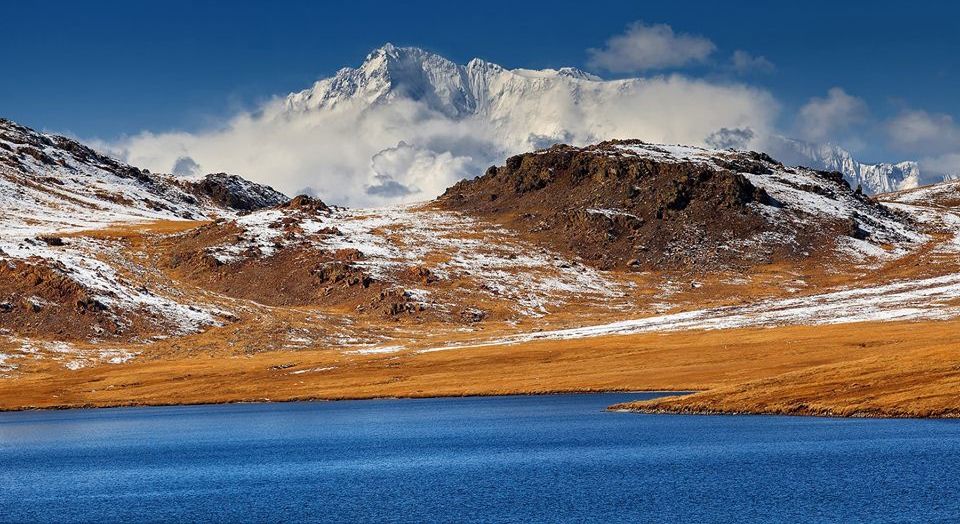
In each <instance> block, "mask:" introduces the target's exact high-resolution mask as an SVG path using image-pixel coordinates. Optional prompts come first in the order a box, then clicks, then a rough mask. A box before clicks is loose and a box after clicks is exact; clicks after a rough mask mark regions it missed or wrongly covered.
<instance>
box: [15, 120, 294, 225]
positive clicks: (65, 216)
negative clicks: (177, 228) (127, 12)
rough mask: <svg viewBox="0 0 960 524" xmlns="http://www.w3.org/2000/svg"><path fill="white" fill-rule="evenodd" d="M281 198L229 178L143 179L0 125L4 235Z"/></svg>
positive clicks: (227, 210)
mask: <svg viewBox="0 0 960 524" xmlns="http://www.w3.org/2000/svg"><path fill="white" fill-rule="evenodd" d="M285 200H286V197H285V196H284V195H282V194H281V193H278V192H277V191H274V190H273V189H271V188H269V187H266V186H261V185H259V184H255V183H253V182H249V181H246V180H243V179H242V178H240V177H236V176H229V175H224V174H218V175H208V176H207V177H204V178H200V179H196V180H182V179H177V178H175V177H172V176H169V175H158V174H154V173H150V172H149V171H144V170H140V169H138V168H136V167H133V166H130V165H127V164H124V163H122V162H118V161H116V160H114V159H112V158H110V157H107V156H105V155H102V154H100V153H98V152H96V151H94V150H92V149H90V148H88V147H86V146H84V145H82V144H80V143H78V142H75V141H73V140H71V139H69V138H65V137H62V136H57V135H47V134H43V133H39V132H37V131H34V130H32V129H29V128H27V127H24V126H21V125H18V124H16V123H14V122H11V121H9V120H5V119H0V206H2V209H3V215H2V219H0V230H2V231H3V232H4V233H6V234H8V235H16V234H17V233H21V234H24V235H30V234H35V233H38V232H54V231H69V230H77V229H89V228H95V227H101V226H104V225H109V224H114V223H121V222H142V221H149V220H197V219H205V218H209V217H211V216H214V215H222V214H231V213H233V212H234V211H236V210H245V209H254V208H259V207H267V206H272V205H276V204H278V203H281V202H283V201H285Z"/></svg>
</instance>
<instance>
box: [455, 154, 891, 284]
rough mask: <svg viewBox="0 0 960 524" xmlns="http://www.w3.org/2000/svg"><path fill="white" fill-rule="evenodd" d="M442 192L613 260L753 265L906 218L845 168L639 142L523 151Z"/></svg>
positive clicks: (820, 250)
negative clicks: (859, 187) (860, 188)
mask: <svg viewBox="0 0 960 524" xmlns="http://www.w3.org/2000/svg"><path fill="white" fill-rule="evenodd" d="M768 188H770V190H775V191H776V192H777V195H780V196H779V197H778V196H774V195H771V194H770V192H769V191H768ZM821 201H822V203H821ZM437 202H438V204H439V205H440V206H442V207H444V208H448V209H455V210H460V211H465V212H468V213H471V214H475V215H479V216H482V217H486V218H491V219H494V220H496V221H497V222H499V223H501V224H504V225H507V226H509V227H510V228H512V229H514V230H516V231H518V232H519V233H520V234H521V235H524V236H529V237H532V238H533V239H535V240H537V241H538V242H540V243H542V244H544V245H546V246H549V247H550V248H553V249H559V250H562V251H564V252H567V253H571V254H574V255H576V256H579V257H581V258H582V259H583V260H584V261H587V262H589V263H591V264H593V265H595V266H597V267H600V268H604V269H609V268H615V267H620V268H632V269H636V270H655V269H669V270H712V269H720V268H737V267H746V266H752V265H756V264H761V263H772V262H776V261H781V260H787V259H799V258H804V257H808V256H811V255H815V254H825V253H826V252H828V251H830V249H831V248H832V247H833V246H835V245H836V242H835V241H836V237H837V236H849V237H852V238H855V239H860V240H864V239H872V238H873V237H871V234H870V233H866V232H867V231H868V230H869V231H874V232H876V231H877V230H878V229H877V228H876V227H874V226H875V225H876V224H878V223H881V222H882V223H883V226H882V227H883V228H891V227H893V228H896V227H897V226H898V224H897V220H896V219H895V218H892V217H891V214H890V213H889V212H888V211H887V210H885V209H883V208H882V207H881V206H880V205H878V204H876V203H873V202H871V201H869V200H868V199H866V198H864V197H862V196H861V195H859V194H856V193H855V192H854V191H853V190H851V189H850V187H849V185H848V184H847V183H846V182H845V181H844V180H843V176H842V175H841V174H839V173H828V172H818V171H812V170H804V169H799V168H796V169H795V168H788V167H785V166H783V165H782V164H780V163H779V162H777V161H775V160H774V159H772V158H770V157H769V156H767V155H765V154H762V153H754V152H735V151H715V150H706V149H700V148H684V147H675V146H655V145H651V144H645V143H643V142H639V141H610V142H603V143H600V144H598V145H595V146H589V147H585V148H577V147H571V146H554V147H552V148H550V149H547V150H541V151H537V152H534V153H527V154H522V155H517V156H514V157H511V158H509V159H507V161H506V163H505V164H504V165H503V166H499V167H491V168H490V169H489V170H487V172H486V174H484V175H483V176H481V177H478V178H476V179H473V180H466V181H461V182H459V183H458V184H456V185H455V186H453V187H451V188H450V189H448V190H447V191H446V192H445V193H444V194H443V195H442V196H441V197H440V198H439V199H438V201H437ZM826 204H830V205H831V206H833V207H832V208H828V207H826ZM817 206H821V207H822V209H819V208H818V207H817ZM833 209H839V210H840V211H839V212H834V211H833ZM825 211H829V213H828V212H825ZM867 224H869V225H867ZM861 226H863V227H861ZM865 233H866V234H865ZM880 236H882V234H881V235H880ZM876 240H877V242H878V243H881V242H882V241H881V240H880V239H879V237H878V238H877V239H876Z"/></svg>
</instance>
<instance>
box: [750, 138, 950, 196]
mask: <svg viewBox="0 0 960 524" xmlns="http://www.w3.org/2000/svg"><path fill="white" fill-rule="evenodd" d="M770 142H771V144H770V145H769V146H768V147H769V151H770V153H771V154H772V155H776V156H777V158H779V159H781V160H782V161H783V162H785V163H789V164H800V165H805V166H809V167H812V168H814V169H823V170H827V171H839V172H840V173H843V175H844V178H846V180H847V181H848V182H849V183H850V185H851V186H852V187H854V188H856V187H857V186H860V187H862V188H863V192H864V193H867V194H869V195H873V194H878V193H889V192H892V191H900V190H904V189H911V188H915V187H919V186H920V185H922V184H923V183H928V182H929V181H928V180H926V179H924V178H923V177H922V176H921V173H920V165H919V164H918V163H917V162H912V161H911V162H898V163H894V164H891V163H879V164H865V163H862V162H858V161H857V160H855V159H854V158H853V155H851V154H850V152H849V151H847V150H845V149H843V148H842V147H840V146H837V145H834V144H815V143H810V142H804V141H802V140H796V139H792V138H786V137H781V136H776V137H772V138H771V140H770ZM935 181H936V180H935Z"/></svg>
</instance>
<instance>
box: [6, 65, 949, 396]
mask: <svg viewBox="0 0 960 524" xmlns="http://www.w3.org/2000/svg"><path fill="white" fill-rule="evenodd" d="M525 74H526V75H528V76H534V75H533V74H532V73H525ZM551 74H552V75H553V76H552V77H551V78H555V79H556V80H557V81H559V82H565V80H562V79H563V78H564V77H563V76H561V73H560V72H555V73H551ZM563 74H569V75H572V76H578V75H577V74H576V73H573V72H567V73H563ZM541 80H542V79H541ZM573 81H575V82H585V83H590V82H594V81H593V80H589V79H583V80H581V79H574V80H573ZM388 92H389V91H388ZM471 92H472V91H471ZM447 100H451V101H452V100H458V101H461V102H462V101H464V100H469V98H468V97H461V96H460V95H457V96H454V97H452V98H449V99H447ZM350 103H352V102H337V107H335V108H329V109H325V110H324V111H333V112H337V111H341V110H344V109H342V108H345V107H346V106H345V105H344V104H347V105H349V104H350ZM362 103H363V104H366V102H362ZM378 103H379V102H375V103H374V104H373V105H365V106H364V108H365V109H363V110H362V111H367V110H374V109H372V108H376V107H377V104H378ZM384 103H385V104H390V103H392V102H384ZM438 103H439V102H438ZM438 107H439V106H438ZM449 107H461V108H462V107H467V106H454V105H451V106H449ZM350 116H356V115H355V114H351V115H350ZM467 118H469V117H467ZM276 158H279V157H276ZM415 167H416V170H417V171H420V170H421V169H422V166H419V165H415ZM474 175H479V176H473V177H470V178H469V179H468V180H464V181H461V182H458V183H454V184H452V185H451V186H450V187H448V188H446V191H445V192H444V193H443V195H442V196H441V197H439V198H437V199H435V200H431V201H425V202H420V203H416V204H408V205H395V206H389V207H380V208H356V209H350V208H344V207H339V206H332V205H328V204H327V203H325V202H324V201H322V200H320V199H319V198H317V197H316V196H305V195H301V196H298V197H295V198H293V199H291V200H287V199H286V198H285V197H283V196H282V195H281V194H279V193H277V192H275V191H273V190H271V189H269V188H267V187H264V186H259V185H256V184H252V183H250V182H247V181H245V180H244V179H242V178H240V177H238V176H234V175H226V174H223V173H219V174H213V175H207V176H204V177H198V178H191V179H184V178H178V177H173V176H170V175H164V174H155V173H150V172H148V171H146V170H143V169H140V168H137V167H135V166H132V165H129V164H127V163H124V162H119V161H117V160H114V159H112V158H110V157H107V156H105V155H102V154H100V153H97V152H96V151H94V150H92V149H90V148H88V147H86V146H83V145H82V144H79V143H77V142H75V141H73V140H70V139H67V138H64V137H58V136H54V135H46V134H43V133H37V132H35V131H33V130H30V129H27V128H25V127H22V126H19V125H17V124H14V123H12V122H9V121H3V122H2V127H0V188H2V190H0V209H2V210H3V212H2V213H0V409H11V408H23V407H30V406H33V407H51V406H59V407H66V406H80V405H83V406H100V405H131V404H142V403H146V404H164V403H183V402H229V401H240V400H248V401H249V400H264V399H272V400H283V399H311V398H356V397H371V396H425V395H438V394H452V395H464V394H491V393H530V392H554V391H567V392H569V391H583V390H594V391H595V390H609V389H623V390H626V389H656V388H661V389H663V388H665V389H674V390H705V389H712V388H714V387H716V385H718V384H722V385H727V386H736V385H738V384H742V383H745V382H747V381H751V380H760V381H763V380H765V379H767V378H769V377H770V376H771V375H770V374H771V373H774V374H782V373H786V374H787V375H790V376H791V377H792V378H791V380H796V379H797V377H798V375H797V373H796V372H797V371H803V372H805V373H807V370H813V371H809V372H808V374H813V375H817V376H820V372H819V371H818V370H820V369H822V368H823V366H825V365H827V364H830V363H831V362H836V361H837V359H841V360H842V361H844V362H847V363H848V364H849V365H850V368H849V369H851V370H853V371H850V372H849V373H851V374H850V375H849V376H847V375H845V376H844V377H841V379H839V382H837V383H836V384H837V385H836V387H831V388H827V389H825V391H838V390H842V391H853V392H854V393H855V394H856V395H860V396H861V397H862V398H865V399H867V400H866V401H869V399H872V398H876V395H875V393H876V386H874V385H873V384H891V383H894V384H901V386H896V390H897V392H898V394H902V392H903V391H913V390H912V389H910V388H916V387H918V386H917V382H918V381H917V380H916V377H924V376H941V375H940V373H942V372H943V371H942V370H941V369H940V367H939V366H940V365H941V364H943V363H944V362H947V364H944V365H947V366H948V372H952V371H949V370H953V368H954V367H955V365H954V364H953V362H954V361H955V358H953V357H952V356H950V357H949V358H946V359H944V357H943V356H942V355H941V356H937V355H936V354H934V355H931V354H930V353H928V352H927V353H920V354H919V356H914V353H904V354H902V355H901V354H900V353H898V352H897V351H895V350H893V349H891V347H890V346H888V345H885V342H883V340H880V341H879V342H878V339H877V337H881V336H886V337H887V338H889V339H895V340H906V341H909V343H910V344H911V348H910V350H911V351H915V350H918V348H916V347H914V346H913V345H914V344H915V341H916V340H918V338H917V335H918V334H923V335H924V337H925V338H923V340H924V341H929V340H933V341H934V343H946V344H947V345H948V346H949V347H951V348H954V349H955V347H956V346H955V344H954V342H955V341H956V333H957V331H956V329H955V326H956V320H954V319H955V318H957V317H960V306H958V302H957V300H958V298H960V267H958V260H960V259H958V257H957V253H958V248H957V246H958V245H960V244H958V242H957V239H958V238H960V207H958V203H960V195H958V193H957V187H958V186H957V184H955V183H954V184H941V185H938V186H933V187H926V188H919V189H915V190H909V191H904V192H898V193H892V194H885V195H881V196H880V197H879V198H874V197H869V196H866V195H864V194H862V193H860V192H857V191H855V190H854V189H853V188H851V187H850V185H849V183H847V182H846V181H845V180H844V178H843V177H842V175H840V174H838V173H836V172H831V171H817V170H812V169H808V168H795V167H789V166H786V165H784V164H782V163H780V162H778V161H776V160H775V159H773V158H772V157H770V156H769V155H766V154H764V153H759V152H751V151H744V150H731V149H707V148H702V147H697V146H682V145H670V144H652V143H648V142H643V141H640V140H611V141H604V142H600V143H597V144H592V145H585V146H581V145H576V146H571V145H556V146H552V147H550V148H546V149H538V150H533V151H527V152H523V153H520V154H517V155H512V156H509V157H506V158H505V159H501V160H500V161H498V162H497V165H496V166H495V167H492V168H489V169H488V170H487V171H486V172H485V173H484V174H482V175H481V174H480V172H476V173H474ZM844 324H847V325H849V326H848V327H842V326H843V325H844ZM835 325H840V326H841V327H837V326H835ZM812 326H815V327H812ZM760 328H763V329H760ZM716 330H720V331H721V333H719V334H711V332H713V331H716ZM951 330H952V331H951ZM891 333H892V334H891ZM951 336H952V337H953V338H951ZM811 337H812V338H811ZM870 337H874V338H870ZM923 343H924V344H926V343H927V342H923ZM951 344H952V345H951ZM655 348H662V349H663V350H664V351H667V352H668V353H669V355H668V356H666V357H660V356H657V355H656V354H655V352H656V351H660V349H655ZM919 349H920V350H924V351H926V350H925V349H924V347H920V348H919ZM927 349H929V348H927ZM894 354H895V355H896V356H897V358H898V360H897V362H896V363H895V365H893V364H889V363H888V362H886V361H884V362H883V363H881V364H876V365H875V364H874V363H872V361H870V359H871V358H874V357H881V358H892V357H891V355H894ZM901 357H902V358H901ZM865 358H866V359H867V360H864V359H865ZM657 359H661V360H657ZM684 362H692V363H693V364H691V365H693V366H695V367H696V369H697V370H698V371H696V373H699V374H694V375H690V374H687V372H686V371H684V370H685V369H690V368H689V367H684V366H685V365H684V364H683V363H684ZM863 362H867V365H868V366H869V369H871V370H872V369H875V368H876V367H877V366H879V367H880V368H881V370H882V373H883V375H875V374H872V375H870V376H863V375H862V369H863V367H862V366H863ZM717 363H722V364H717ZM888 364H889V365H888ZM717 366H721V367H722V369H725V370H729V371H728V372H724V371H722V370H721V371H718V369H719V368H717ZM724 366H725V367H724ZM651 370H657V371H651ZM858 370H860V371H858ZM904 370H906V371H904ZM953 371H955V370H953ZM651 372H652V373H654V374H657V373H660V375H657V376H659V377H660V378H659V381H658V382H648V381H646V379H644V378H643V377H649V376H650V375H649V373H651ZM704 373H708V374H706V375H705V374H704ZM709 373H720V374H722V375H723V376H724V377H725V378H722V380H721V382H717V380H719V379H717V378H716V377H717V376H718V375H710V374H709ZM858 373H860V374H858ZM871 373H872V372H871ZM891 373H892V374H893V375H894V376H892V377H891V376H890V374H891ZM898 373H899V374H898ZM697 377H700V378H697ZM878 377H879V378H878ZM891 380H893V382H891ZM920 382H923V381H920ZM851 384H852V385H851ZM904 388H906V389H904ZM801 389H803V388H802V384H801ZM805 391H806V390H805ZM951 395H952V396H950V398H951V399H955V398H956V395H955V394H952V393H951ZM861 397H858V398H861ZM918 398H919V397H918ZM922 398H928V397H927V396H924V397H922ZM803 399H804V401H806V400H809V397H803ZM951 402H952V401H951ZM950 406H953V404H950V405H949V406H947V407H950ZM928 408H930V406H929V405H926V404H925V405H923V406H920V407H918V408H916V409H912V410H911V411H909V413H914V414H918V413H919V414H924V413H927V414H929V413H947V412H945V411H936V412H932V411H930V410H929V409H928ZM796 409H797V411H796V412H807V411H804V408H803V407H802V406H800V407H797V408H796ZM951 409H952V408H951ZM950 412H951V413H952V412H953V411H950ZM871 413H874V414H876V413H888V412H887V411H881V412H871Z"/></svg>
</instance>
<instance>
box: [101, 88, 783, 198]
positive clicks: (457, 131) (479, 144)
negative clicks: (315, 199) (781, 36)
mask: <svg viewBox="0 0 960 524" xmlns="http://www.w3.org/2000/svg"><path fill="white" fill-rule="evenodd" d="M539 85H541V86H542V85H543V84H542V83H540V84H539ZM538 89H539V88H538ZM348 102H350V101H349V100H347V101H345V102H344V103H342V104H338V106H337V107H336V108H334V109H316V108H313V109H298V110H291V109H290V108H289V107H288V106H287V104H286V103H285V99H283V98H278V99H276V100H272V101H270V102H268V103H266V104H264V105H263V106H262V107H260V108H258V109H257V110H256V111H254V112H250V113H240V114H237V115H236V116H234V117H233V118H231V119H229V120H228V121H226V122H223V123H222V124H221V125H220V126H218V127H217V128H216V129H210V130H206V131H201V132H196V133H187V132H173V133H150V132H144V133H141V134H138V135H135V136H132V137H127V138H124V139H121V140H117V141H114V142H112V143H106V144H104V143H102V142H101V143H100V144H99V146H100V147H102V148H103V149H105V150H106V151H107V152H109V153H111V154H114V155H115V156H118V157H119V158H121V159H123V160H125V161H127V162H129V163H131V164H133V165H137V166H142V167H146V168H149V169H151V170H153V171H158V172H163V171H166V170H168V169H170V166H172V165H174V164H175V163H176V162H177V161H178V160H179V159H180V158H181V157H189V158H190V159H192V160H193V161H194V162H195V163H197V164H199V165H202V166H203V167H204V169H207V170H211V171H225V172H229V173H236V174H239V175H242V176H245V177H247V178H249V179H251V180H254V181H256V182H261V183H265V184H269V185H271V186H273V187H275V188H277V189H279V190H281V191H284V192H286V193H288V194H293V193H296V192H298V191H303V190H304V188H310V190H311V191H314V192H315V194H316V195H317V196H319V197H320V198H322V199H323V200H324V201H326V202H328V203H331V204H337V205H348V206H378V205H387V204H392V203H400V202H410V201H417V200H426V199H429V198H433V197H434V196H436V195H439V194H440V193H442V192H443V190H444V189H446V188H447V187H449V186H450V185H452V184H453V183H455V182H456V181H457V180H459V179H461V178H465V177H472V176H477V175H480V174H482V173H483V172H484V171H485V170H486V168H487V167H488V166H490V165H492V164H500V163H502V162H503V161H504V159H505V158H506V157H507V156H509V155H512V154H516V153H521V152H525V151H530V150H532V149H536V148H538V147H545V146H549V145H551V144H554V143H558V142H562V143H570V144H575V145H584V144H588V143H594V142H597V141H600V140H604V139H611V138H639V139H643V140H647V141H650V142H664V143H689V144H699V145H706V144H707V142H706V140H707V137H708V136H711V135H713V134H715V133H716V132H717V130H721V129H723V128H727V129H728V130H751V132H753V133H755V134H756V136H757V137H759V136H762V135H764V134H766V133H769V132H770V131H771V129H772V122H773V121H774V120H775V119H776V116H777V113H778V104H777V102H776V101H775V100H774V98H773V97H772V96H771V95H770V94H769V93H768V92H766V91H764V90H762V89H757V88H753V87H750V86H747V85H743V84H736V83H734V84H718V83H713V82H710V81H706V80H701V79H692V78H688V77H685V76H681V75H670V76H665V77H652V78H642V79H633V80H625V81H615V82H585V83H579V84H577V85H576V86H575V87H572V86H571V84H569V83H566V82H556V83H552V84H547V87H546V88H543V89H542V90H538V91H536V96H519V97H515V103H513V104H509V105H508V106H504V107H500V106H497V107H493V108H490V109H488V112H486V113H483V112H482V113H480V114H478V115H475V116H468V117H464V118H454V117H450V116H448V115H445V114H443V113H442V112H440V111H436V110H433V109H432V108H431V107H430V106H429V105H428V102H429V100H427V101H426V102H425V101H419V102H418V101H413V100H410V99H408V98H402V97H397V98H391V99H389V101H387V102H384V103H377V104H373V105H369V104H367V103H366V102H365V101H363V100H360V101H357V102H356V103H348ZM731 136H733V135H731ZM750 140H751V139H750V138H749V137H747V136H746V135H745V134H741V135H740V136H739V139H738V141H737V146H738V147H739V146H744V147H746V145H747V144H746V142H750Z"/></svg>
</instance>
